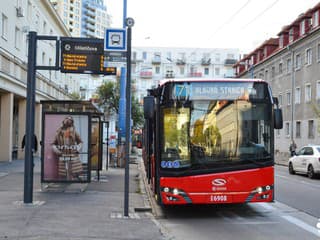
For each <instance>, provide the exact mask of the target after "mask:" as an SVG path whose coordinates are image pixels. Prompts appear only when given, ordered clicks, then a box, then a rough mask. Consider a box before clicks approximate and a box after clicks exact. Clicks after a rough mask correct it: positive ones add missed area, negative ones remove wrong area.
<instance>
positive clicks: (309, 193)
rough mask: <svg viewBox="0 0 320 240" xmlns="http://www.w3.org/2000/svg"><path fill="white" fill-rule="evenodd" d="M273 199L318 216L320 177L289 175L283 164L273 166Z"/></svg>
mask: <svg viewBox="0 0 320 240" xmlns="http://www.w3.org/2000/svg"><path fill="white" fill-rule="evenodd" d="M275 199H276V201H279V202H281V203H284V204H286V205H289V206H291V207H293V208H296V209H298V210H300V211H303V212H305V213H308V214H310V215H312V216H314V217H317V218H320V207H319V204H320V178H317V179H309V178H308V177H307V176H306V175H290V174H289V173H288V168H287V167H285V166H278V165H277V166H276V167H275Z"/></svg>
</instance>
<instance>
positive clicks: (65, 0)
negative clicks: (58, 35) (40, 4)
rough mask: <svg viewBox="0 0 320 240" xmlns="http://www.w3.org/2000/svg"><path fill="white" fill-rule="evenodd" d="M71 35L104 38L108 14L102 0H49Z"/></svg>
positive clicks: (108, 22)
mask: <svg viewBox="0 0 320 240" xmlns="http://www.w3.org/2000/svg"><path fill="white" fill-rule="evenodd" d="M50 1H51V3H52V4H53V6H54V8H55V9H56V11H57V13H58V14H59V16H60V17H61V19H62V20H63V22H64V24H65V25H66V27H67V28H68V30H69V31H70V33H71V35H72V36H73V37H88V38H104V32H105V29H106V28H108V27H110V22H111V20H110V15H109V14H108V13H107V7H106V6H105V5H104V2H103V0H50Z"/></svg>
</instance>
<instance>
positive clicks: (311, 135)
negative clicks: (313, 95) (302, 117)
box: [308, 120, 314, 138]
mask: <svg viewBox="0 0 320 240" xmlns="http://www.w3.org/2000/svg"><path fill="white" fill-rule="evenodd" d="M308 138H314V121H313V120H309V121H308Z"/></svg>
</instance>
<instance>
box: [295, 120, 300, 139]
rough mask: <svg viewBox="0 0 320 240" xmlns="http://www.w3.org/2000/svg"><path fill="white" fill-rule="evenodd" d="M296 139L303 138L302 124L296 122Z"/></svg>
mask: <svg viewBox="0 0 320 240" xmlns="http://www.w3.org/2000/svg"><path fill="white" fill-rule="evenodd" d="M296 138H301V122H300V121H297V122H296Z"/></svg>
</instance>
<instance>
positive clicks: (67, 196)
mask: <svg viewBox="0 0 320 240" xmlns="http://www.w3.org/2000/svg"><path fill="white" fill-rule="evenodd" d="M140 164H142V162H141V158H140V157H138V158H137V163H135V164H130V176H129V178H130V184H129V186H130V188H129V189H130V190H129V192H130V193H129V217H124V216H123V214H124V169H123V168H109V169H108V170H107V171H105V170H104V171H103V172H102V173H101V176H100V181H99V182H98V181H96V180H94V181H92V182H91V183H89V184H69V185H64V186H59V187H57V188H56V189H54V190H52V189H50V191H49V190H46V189H45V188H43V186H42V190H41V184H40V161H39V159H35V168H34V186H33V189H34V191H33V204H23V189H24V173H23V171H24V161H22V160H14V161H13V162H12V163H0V239H1V240H2V239H9V240H11V239H14V240H15V239H36V240H38V239H39V240H43V239H49V240H64V239H68V240H88V239H95V240H99V239H116V240H117V239H141V240H143V239H150V240H151V239H152V240H157V239H159V240H160V239H165V237H164V236H163V234H162V233H161V230H160V228H159V226H158V225H157V223H156V221H155V220H154V218H153V215H152V214H151V212H150V211H149V210H150V205H149V202H148V198H147V195H146V193H145V189H144V185H143V184H142V182H143V181H142V179H141V176H142V174H141V165H140ZM83 189H85V190H84V191H81V190H83Z"/></svg>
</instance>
